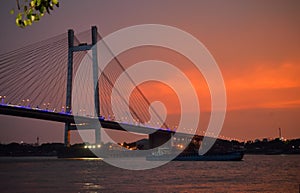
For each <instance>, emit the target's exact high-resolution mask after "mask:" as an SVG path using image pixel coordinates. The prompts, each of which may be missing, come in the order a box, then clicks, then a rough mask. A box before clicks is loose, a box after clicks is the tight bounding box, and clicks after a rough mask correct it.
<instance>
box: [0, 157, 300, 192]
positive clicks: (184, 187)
mask: <svg viewBox="0 0 300 193" xmlns="http://www.w3.org/2000/svg"><path fill="white" fill-rule="evenodd" d="M299 183H300V155H272V156H264V155H246V156H245V157H244V161H240V162H170V163H168V164H166V165H164V166H161V167H159V168H155V169H151V170H145V171H130V170H124V169H119V168H115V167H113V166H110V165H108V164H107V163H105V162H104V161H102V160H100V159H96V160H95V159H76V160H74V159H56V158H40V157H37V158H22V157H21V158H0V192H3V193H4V192H15V193H24V192H43V193H44V192H56V193H65V192H86V193H88V192H90V193H91V192H293V193H298V192H299Z"/></svg>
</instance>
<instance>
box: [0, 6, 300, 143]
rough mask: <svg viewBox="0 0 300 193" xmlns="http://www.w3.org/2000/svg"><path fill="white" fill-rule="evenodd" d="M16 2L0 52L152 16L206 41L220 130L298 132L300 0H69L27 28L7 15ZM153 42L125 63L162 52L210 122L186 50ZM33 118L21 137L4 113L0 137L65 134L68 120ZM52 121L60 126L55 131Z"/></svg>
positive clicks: (234, 133)
mask: <svg viewBox="0 0 300 193" xmlns="http://www.w3.org/2000/svg"><path fill="white" fill-rule="evenodd" d="M13 6H15V2H14V1H11V2H6V3H4V2H1V5H0V7H1V12H0V14H1V15H0V16H1V18H7V19H3V21H2V22H3V24H2V26H3V27H1V29H0V31H1V34H2V36H1V37H0V43H1V44H0V45H1V52H6V51H8V50H12V49H16V48H19V47H22V46H24V45H28V44H30V43H32V42H37V41H40V40H42V39H46V38H49V37H52V36H54V35H57V34H60V33H62V32H66V31H67V29H68V28H73V29H74V30H75V32H80V31H84V30H87V29H90V26H91V25H97V26H98V27H99V31H100V33H101V34H102V35H103V36H105V35H107V34H109V33H111V32H113V31H115V30H118V29H121V28H123V27H128V26H131V25H137V24H147V23H159V24H164V25H170V26H174V27H177V28H180V29H182V30H185V31H187V32H188V33H190V34H192V35H193V36H195V37H196V38H197V39H198V40H199V41H201V42H202V43H203V44H204V45H205V46H206V47H207V48H208V50H209V51H210V52H211V54H212V55H213V57H214V58H215V60H216V62H217V63H218V65H219V67H220V69H221V72H222V74H223V78H224V80H225V86H226V91H227V105H228V109H227V115H226V119H225V123H224V127H223V129H222V132H221V133H222V135H225V136H228V137H235V138H238V139H255V138H263V137H277V136H278V127H281V128H282V131H283V135H284V137H287V138H299V137H300V128H299V126H300V119H299V118H298V117H299V114H300V78H299V74H300V54H299V52H300V36H299V34H300V25H299V23H300V12H299V8H300V3H299V1H296V0H295V1H294V0H266V1H259V0H253V1H235V0H228V1H198V0H195V1H189V2H183V1H175V0H174V1H169V0H166V1H163V2H162V1H159V0H157V1H155V0H154V1H145V0H139V1H132V2H131V3H128V2H124V1H121V0H120V1H113V2H111V1H107V2H106V1H92V2H89V3H84V4H83V3H82V1H76V0H74V1H64V2H62V3H61V7H60V8H59V9H57V10H55V11H54V12H53V13H52V14H51V16H45V17H44V18H43V19H42V20H41V21H40V22H39V23H37V24H34V25H33V26H31V27H30V28H27V29H19V28H17V27H16V26H15V25H14V18H13V17H12V16H10V15H9V14H8V15H7V14H6V11H7V13H8V12H9V10H10V8H11V7H13ZM79 13H82V14H79ZM183 46H184V45H183ZM150 49H153V48H144V51H143V49H141V50H130V51H128V52H125V53H123V54H121V55H120V56H119V59H120V60H121V61H122V63H124V64H125V65H131V64H133V63H135V62H138V61H142V60H145V59H161V60H163V61H167V62H169V63H171V64H174V65H175V66H177V67H179V68H180V69H181V70H182V71H184V72H185V73H186V74H187V75H188V76H189V78H190V79H191V81H192V82H193V83H194V85H195V88H196V90H197V92H198V94H199V102H200V105H201V108H202V109H201V110H203V113H202V114H203V115H202V117H203V120H204V121H203V122H202V123H200V125H201V126H200V127H201V128H202V127H205V123H206V122H207V119H208V117H209V116H208V113H206V110H207V111H209V108H210V95H209V92H208V90H207V87H206V85H205V81H204V80H203V78H201V75H199V73H198V72H195V69H194V68H193V67H192V65H191V64H190V62H189V61H187V60H186V59H185V58H184V57H182V56H180V55H178V54H174V53H170V51H168V50H163V49H159V48H158V51H157V50H156V51H149V50H150ZM136 53H142V54H136ZM129 56H134V57H129ZM153 57H154V58H153ZM170 77H171V75H170ZM148 86H149V85H148ZM152 86H153V85H152ZM145 87H146V86H145ZM156 88H157V89H158V90H159V92H160V94H161V95H162V96H165V95H166V94H169V93H172V92H171V91H170V90H165V88H164V87H163V86H161V85H160V86H159V85H157V84H156ZM145 90H147V89H145ZM152 91H153V90H148V92H147V91H145V92H146V93H147V94H148V95H149V96H150V97H151V95H153V94H155V93H151V92H152ZM157 96H158V95H156V96H155V97H157ZM152 97H154V96H152ZM169 102H170V101H169ZM172 102H173V101H172ZM174 102H176V99H174ZM169 106H170V108H169V109H168V111H169V112H172V113H176V110H178V109H176V108H174V107H173V106H172V105H169ZM18 120H20V119H18ZM205 120H206V121H205ZM31 122H32V121H31ZM31 122H30V121H28V120H23V122H22V121H21V122H20V124H21V123H22V125H28V128H27V129H31V130H30V131H32V133H34V134H32V135H31V134H28V135H27V134H24V135H20V136H15V134H14V133H17V131H18V130H17V129H16V127H17V125H15V124H13V123H12V121H11V119H9V118H7V117H4V116H2V117H0V124H1V125H5V128H4V126H2V127H3V128H2V131H3V133H1V136H2V138H0V141H13V140H16V141H18V140H20V139H24V138H25V139H26V140H28V141H34V140H35V136H37V135H39V136H40V138H41V140H42V141H43V140H44V141H59V140H62V133H63V132H62V129H63V125H57V124H54V123H48V122H47V123H45V122H38V123H37V124H33V123H32V124H31ZM25 123H26V124H25ZM40 127H43V128H48V129H46V130H47V132H46V133H47V134H45V133H43V132H42V131H40V130H39V128H40ZM53 127H55V128H59V129H57V130H55V131H54V130H52V131H51V132H49V130H51V128H53ZM24 129H25V128H24ZM60 130H61V131H60ZM29 133H30V132H29Z"/></svg>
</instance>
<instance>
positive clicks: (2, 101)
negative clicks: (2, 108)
mask: <svg viewBox="0 0 300 193" xmlns="http://www.w3.org/2000/svg"><path fill="white" fill-rule="evenodd" d="M5 98H6V96H0V99H1V104H2V105H3V104H4V102H5V101H4V100H5Z"/></svg>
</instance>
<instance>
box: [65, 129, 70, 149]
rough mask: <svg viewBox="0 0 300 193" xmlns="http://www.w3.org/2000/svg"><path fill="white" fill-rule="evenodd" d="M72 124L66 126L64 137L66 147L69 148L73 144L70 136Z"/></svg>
mask: <svg viewBox="0 0 300 193" xmlns="http://www.w3.org/2000/svg"><path fill="white" fill-rule="evenodd" d="M70 132H71V130H70V123H66V124H65V135H64V144H65V146H66V147H69V146H70V144H71V136H70V134H71V133H70Z"/></svg>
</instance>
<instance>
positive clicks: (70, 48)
mask: <svg viewBox="0 0 300 193" xmlns="http://www.w3.org/2000/svg"><path fill="white" fill-rule="evenodd" d="M91 33H92V44H90V45H86V44H82V45H77V46H74V31H73V30H72V29H69V30H68V71H67V93H66V113H70V114H71V113H72V81H73V53H74V52H79V51H87V50H92V58H93V84H94V88H95V89H94V105H95V114H96V116H97V117H99V116H100V102H99V101H100V100H99V85H98V56H97V41H98V40H97V37H98V36H97V35H98V32H97V27H96V26H92V28H91ZM70 131H71V125H70V123H68V122H67V123H65V134H64V144H65V146H70V142H71V137H70ZM100 133H101V131H100V128H95V142H96V143H97V144H99V143H100V140H101V136H100Z"/></svg>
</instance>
